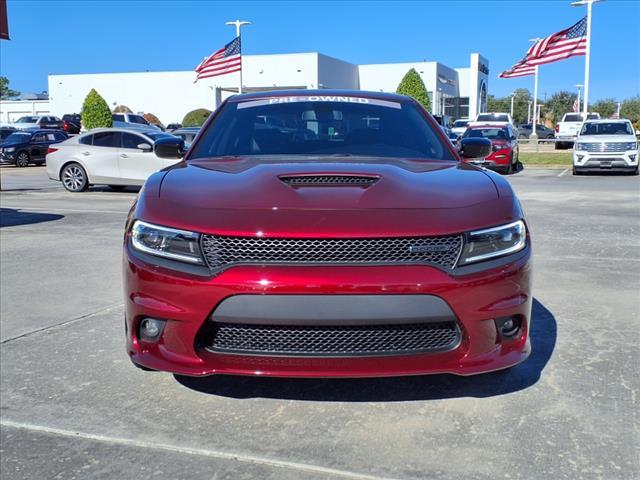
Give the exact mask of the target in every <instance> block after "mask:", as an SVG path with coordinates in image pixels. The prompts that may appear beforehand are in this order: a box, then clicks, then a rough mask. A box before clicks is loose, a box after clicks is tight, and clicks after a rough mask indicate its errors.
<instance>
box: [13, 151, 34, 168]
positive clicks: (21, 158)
mask: <svg viewBox="0 0 640 480" xmlns="http://www.w3.org/2000/svg"><path fill="white" fill-rule="evenodd" d="M30 161H31V157H30V156H29V153H27V152H20V153H18V155H17V156H16V167H20V168H24V167H28V166H29V162H30Z"/></svg>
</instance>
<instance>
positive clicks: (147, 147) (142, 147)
mask: <svg viewBox="0 0 640 480" xmlns="http://www.w3.org/2000/svg"><path fill="white" fill-rule="evenodd" d="M137 148H138V150H142V151H143V152H151V151H152V150H153V147H151V145H149V144H148V143H141V144H139V145H138V147H137Z"/></svg>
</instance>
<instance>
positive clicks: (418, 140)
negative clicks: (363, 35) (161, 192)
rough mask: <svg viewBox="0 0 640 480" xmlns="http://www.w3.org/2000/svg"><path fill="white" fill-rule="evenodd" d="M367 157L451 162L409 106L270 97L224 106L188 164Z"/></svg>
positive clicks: (365, 100)
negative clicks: (248, 159)
mask: <svg viewBox="0 0 640 480" xmlns="http://www.w3.org/2000/svg"><path fill="white" fill-rule="evenodd" d="M247 155H252V156H264V155H336V156H341V155H366V156H383V157H408V158H430V159H440V160H454V157H453V155H452V154H451V153H450V151H449V149H448V148H447V147H445V144H444V142H443V141H442V140H441V139H440V137H439V136H438V134H437V133H436V131H435V130H434V129H433V128H432V127H431V125H430V124H429V123H428V121H427V119H426V118H425V117H424V116H423V115H422V113H421V112H420V111H419V110H418V109H417V108H416V107H415V105H414V104H412V103H406V102H394V101H388V100H378V99H372V98H364V97H342V96H340V97H335V96H330V97H329V96H327V97H324V96H299V97H272V98H266V99H259V100H249V101H244V102H239V103H236V102H229V103H227V104H225V106H224V107H223V109H222V111H221V112H220V113H219V114H218V115H216V117H215V120H214V121H213V123H212V124H210V126H209V127H208V128H207V130H206V131H205V132H203V135H202V137H201V139H200V140H199V141H198V143H197V145H195V147H194V150H193V152H192V155H191V156H190V158H192V159H195V158H204V157H223V156H247Z"/></svg>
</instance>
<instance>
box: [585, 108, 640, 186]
mask: <svg viewBox="0 0 640 480" xmlns="http://www.w3.org/2000/svg"><path fill="white" fill-rule="evenodd" d="M602 171H621V172H629V173H631V174H632V175H638V139H637V138H636V135H635V131H634V129H633V125H631V122H630V121H629V120H624V119H621V120H613V119H608V120H587V121H586V122H584V124H583V125H582V128H581V129H580V133H579V135H578V137H577V138H576V141H575V143H574V145H573V174H574V175H580V174H581V173H583V172H602Z"/></svg>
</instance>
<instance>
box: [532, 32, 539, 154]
mask: <svg viewBox="0 0 640 480" xmlns="http://www.w3.org/2000/svg"><path fill="white" fill-rule="evenodd" d="M540 40H542V39H541V38H530V39H529V41H530V42H533V43H538V42H539V41H540ZM533 72H534V73H533V119H532V121H531V135H530V136H529V138H530V139H532V140H534V141H535V142H536V145H537V144H538V134H537V133H536V124H537V123H538V118H537V116H538V113H537V112H538V110H537V108H538V65H535V66H534V69H533Z"/></svg>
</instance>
